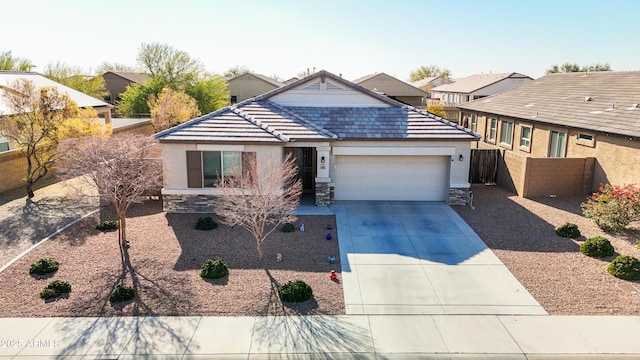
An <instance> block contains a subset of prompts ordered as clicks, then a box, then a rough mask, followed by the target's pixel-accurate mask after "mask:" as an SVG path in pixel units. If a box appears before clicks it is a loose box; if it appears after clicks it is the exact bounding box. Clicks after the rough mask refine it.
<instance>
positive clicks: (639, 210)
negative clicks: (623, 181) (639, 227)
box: [580, 184, 640, 231]
mask: <svg viewBox="0 0 640 360" xmlns="http://www.w3.org/2000/svg"><path fill="white" fill-rule="evenodd" d="M580 207H581V208H582V214H583V215H584V216H586V217H588V218H589V219H591V220H593V221H595V223H596V224H597V225H598V226H599V227H600V228H601V229H602V230H604V231H620V230H622V229H624V228H625V227H626V226H627V225H629V223H631V222H632V221H634V220H636V219H640V187H638V186H636V185H625V186H619V185H611V184H607V185H603V184H600V188H599V192H597V193H593V195H591V196H589V197H588V198H587V200H586V201H585V202H583V203H582V204H581V205H580Z"/></svg>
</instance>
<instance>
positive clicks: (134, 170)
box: [58, 133, 162, 250]
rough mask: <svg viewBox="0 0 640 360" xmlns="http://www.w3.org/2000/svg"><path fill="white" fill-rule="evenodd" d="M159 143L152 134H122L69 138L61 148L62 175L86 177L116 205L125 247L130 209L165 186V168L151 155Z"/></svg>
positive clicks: (85, 178)
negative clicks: (151, 192)
mask: <svg viewBox="0 0 640 360" xmlns="http://www.w3.org/2000/svg"><path fill="white" fill-rule="evenodd" d="M156 146H157V140H155V139H153V138H151V137H148V136H145V135H137V134H127V133H122V134H116V135H113V136H111V137H105V136H86V137H83V138H80V139H68V140H65V141H62V142H61V143H60V146H59V147H58V152H62V153H64V154H65V156H64V158H63V160H62V161H60V164H59V166H58V170H59V171H58V176H60V177H61V178H63V179H71V178H80V179H82V180H83V181H84V182H85V183H88V184H89V185H91V186H93V187H95V188H97V190H98V194H99V196H100V198H101V199H103V200H105V201H107V202H109V203H110V204H111V205H113V207H114V208H115V211H116V216H117V218H118V225H119V227H118V228H119V229H118V231H119V233H118V241H119V243H120V248H121V250H123V249H125V247H124V245H125V244H126V242H127V233H126V229H127V227H126V218H127V209H128V208H129V206H131V204H134V203H141V202H143V201H144V200H145V199H146V198H147V196H146V194H147V193H148V191H149V190H154V189H159V188H160V187H161V183H162V167H161V165H160V162H159V161H157V159H152V158H151V157H152V155H153V153H154V152H155V151H156V150H155V147H156Z"/></svg>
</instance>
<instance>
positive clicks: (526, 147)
mask: <svg viewBox="0 0 640 360" xmlns="http://www.w3.org/2000/svg"><path fill="white" fill-rule="evenodd" d="M524 129H529V138H528V139H527V141H528V142H529V144H528V145H522V140H523V139H524V137H523V134H522V132H523V131H524ZM532 139H533V126H532V125H529V124H520V142H519V143H518V148H519V149H520V150H522V151H526V152H531V142H532Z"/></svg>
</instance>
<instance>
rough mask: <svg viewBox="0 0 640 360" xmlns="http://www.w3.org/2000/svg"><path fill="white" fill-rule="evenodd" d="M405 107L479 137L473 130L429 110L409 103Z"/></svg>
mask: <svg viewBox="0 0 640 360" xmlns="http://www.w3.org/2000/svg"><path fill="white" fill-rule="evenodd" d="M406 107H408V108H410V109H412V110H414V111H417V112H418V113H420V114H422V115H425V116H428V117H430V118H433V119H434V120H436V121H439V122H441V123H443V124H445V125H449V126H453V127H454V128H456V129H457V130H462V131H464V132H465V133H467V134H469V135H472V136H474V137H477V138H478V139H479V138H480V136H478V135H476V133H474V132H473V131H471V130H469V129H467V128H465V127H464V126H460V125H458V124H456V123H454V122H452V121H450V120H447V119H445V118H442V117H440V116H438V115H436V114H432V113H430V112H428V111H426V110H422V109H418V108H417V107H415V106H411V105H406Z"/></svg>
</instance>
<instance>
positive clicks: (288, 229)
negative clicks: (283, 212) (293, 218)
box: [280, 223, 295, 233]
mask: <svg viewBox="0 0 640 360" xmlns="http://www.w3.org/2000/svg"><path fill="white" fill-rule="evenodd" d="M280 230H281V231H282V232H285V233H290V232H293V231H294V230H295V228H294V227H293V224H292V223H284V225H282V228H281V229H280Z"/></svg>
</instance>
